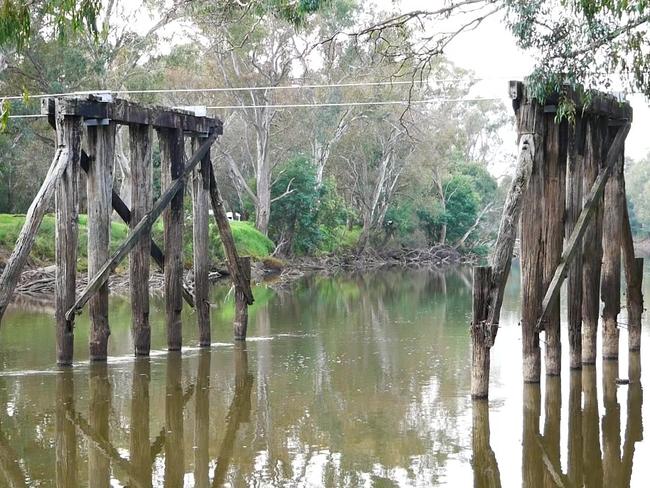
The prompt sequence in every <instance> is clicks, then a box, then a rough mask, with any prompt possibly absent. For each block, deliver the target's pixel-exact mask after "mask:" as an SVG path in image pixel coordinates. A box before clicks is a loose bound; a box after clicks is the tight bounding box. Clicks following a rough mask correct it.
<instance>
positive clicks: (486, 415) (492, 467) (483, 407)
mask: <svg viewBox="0 0 650 488" xmlns="http://www.w3.org/2000/svg"><path fill="white" fill-rule="evenodd" d="M472 469H473V470H474V488H501V478H500V474H499V465H498V463H497V459H496V456H495V455H494V451H493V450H492V447H491V446H490V408H489V405H488V402H487V401H486V400H484V401H480V402H473V403H472Z"/></svg>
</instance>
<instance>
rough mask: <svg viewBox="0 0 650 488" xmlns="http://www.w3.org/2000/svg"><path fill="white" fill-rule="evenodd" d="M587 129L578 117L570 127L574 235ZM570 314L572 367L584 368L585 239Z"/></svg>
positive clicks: (572, 277)
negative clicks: (583, 279)
mask: <svg viewBox="0 0 650 488" xmlns="http://www.w3.org/2000/svg"><path fill="white" fill-rule="evenodd" d="M583 153H584V126H583V119H582V117H580V116H577V117H576V121H575V124H569V141H568V159H567V186H566V188H567V189H566V230H565V235H566V236H570V235H571V233H572V232H573V229H574V228H575V225H576V223H577V221H578V217H579V216H580V211H581V210H582V180H583ZM567 315H568V322H569V324H568V328H569V368H571V369H580V368H582V240H580V242H579V243H578V248H577V250H576V255H575V257H574V258H573V261H572V262H571V265H570V266H569V272H568V275H567Z"/></svg>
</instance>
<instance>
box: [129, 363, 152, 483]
mask: <svg viewBox="0 0 650 488" xmlns="http://www.w3.org/2000/svg"><path fill="white" fill-rule="evenodd" d="M150 382H151V364H150V362H149V358H138V359H136V361H135V363H134V364H133V379H132V384H131V440H130V445H131V447H130V460H131V463H132V464H133V473H134V474H135V476H136V479H135V480H132V483H133V484H134V485H135V484H136V482H137V483H138V484H139V485H140V486H142V487H151V464H152V462H153V459H152V456H151V447H150V445H149V442H150V441H149V416H150V413H151V412H150V405H149V383H150Z"/></svg>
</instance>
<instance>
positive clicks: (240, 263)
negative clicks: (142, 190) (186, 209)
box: [208, 164, 254, 340]
mask: <svg viewBox="0 0 650 488" xmlns="http://www.w3.org/2000/svg"><path fill="white" fill-rule="evenodd" d="M208 168H209V170H210V202H211V203H212V213H213V214H214V219H215V221H216V223H217V227H218V228H219V234H220V235H221V243H222V244H223V248H224V251H225V254H226V256H227V257H228V271H229V272H230V276H231V278H232V282H233V285H234V287H235V324H234V329H235V331H234V332H235V340H245V339H246V328H247V326H248V305H251V304H252V303H253V300H254V298H253V291H252V290H251V272H250V259H247V258H246V259H244V258H240V257H239V253H238V252H237V248H236V247H235V240H234V239H233V236H232V231H231V230H230V223H229V222H228V217H227V216H226V210H225V209H224V207H223V200H221V194H220V193H219V188H218V187H217V180H216V178H215V177H214V170H213V168H212V164H209V165H208Z"/></svg>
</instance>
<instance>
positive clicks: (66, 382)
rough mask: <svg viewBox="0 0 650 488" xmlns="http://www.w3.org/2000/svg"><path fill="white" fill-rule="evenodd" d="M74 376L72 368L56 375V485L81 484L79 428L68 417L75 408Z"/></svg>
mask: <svg viewBox="0 0 650 488" xmlns="http://www.w3.org/2000/svg"><path fill="white" fill-rule="evenodd" d="M74 398H75V396H74V378H73V373H72V370H71V369H69V368H68V369H64V370H63V371H60V372H59V374H57V376H56V402H54V403H55V405H56V427H55V428H56V434H55V440H54V446H55V447H54V450H55V457H56V472H55V477H56V486H79V485H78V476H77V468H78V464H77V429H76V427H75V426H74V424H73V423H72V422H71V421H70V419H69V418H68V415H69V414H70V412H72V411H73V410H74Z"/></svg>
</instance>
